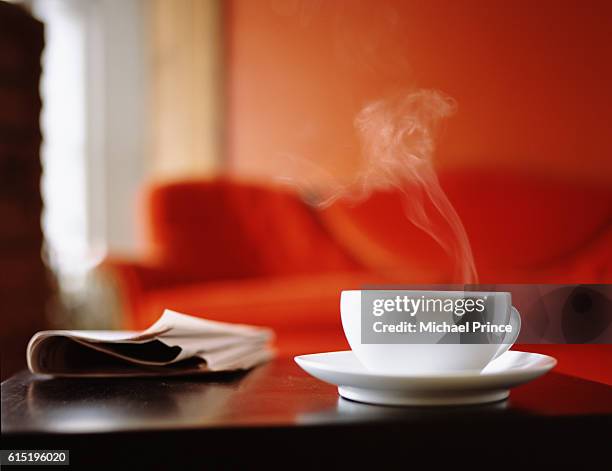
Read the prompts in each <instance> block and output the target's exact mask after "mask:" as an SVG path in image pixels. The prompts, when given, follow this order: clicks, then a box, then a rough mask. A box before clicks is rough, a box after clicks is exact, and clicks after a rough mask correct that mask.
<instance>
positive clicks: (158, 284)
mask: <svg viewBox="0 0 612 471" xmlns="http://www.w3.org/2000/svg"><path fill="white" fill-rule="evenodd" d="M440 181H441V184H442V187H443V188H444V189H445V191H446V192H447V194H448V196H449V199H450V200H451V201H452V202H453V204H454V206H455V208H456V209H457V212H458V214H459V215H460V217H461V219H462V220H463V222H464V225H465V227H466V231H467V233H468V236H469V237H470V240H471V243H472V248H473V252H474V255H475V260H476V265H477V267H478V269H479V274H480V281H481V282H483V283H531V282H538V283H609V282H610V281H611V280H612V204H611V202H612V192H611V190H610V189H609V188H607V187H603V186H602V187H597V186H593V185H585V184H580V183H568V182H556V181H553V180H547V179H545V178H542V177H534V176H526V175H508V174H505V173H504V174H502V173H495V172H463V173H458V172H455V173H446V174H442V175H441V176H440ZM403 204H405V201H402V199H401V198H400V196H399V195H398V194H397V193H394V192H387V193H378V194H375V195H372V197H371V198H369V199H368V200H367V201H365V202H362V203H359V204H354V203H352V204H349V203H342V202H340V203H337V204H335V205H333V206H331V207H330V208H327V209H325V210H318V209H314V208H312V207H310V206H308V205H307V204H305V203H304V202H303V201H302V200H301V199H300V198H299V197H298V196H297V195H296V194H295V193H294V192H293V191H292V190H291V189H290V188H282V187H277V186H271V185H266V184H257V183H247V182H240V181H236V180H229V179H216V180H211V181H181V182H175V183H165V184H153V185H151V186H149V187H148V188H147V189H146V192H145V194H144V198H143V207H142V213H141V215H142V216H144V217H143V224H142V229H143V230H144V233H145V234H144V240H145V243H144V244H143V253H142V254H141V256H140V258H138V259H136V260H121V259H117V258H114V257H110V258H109V259H107V260H106V261H105V262H104V263H103V266H102V267H103V269H105V270H107V271H110V273H111V274H112V276H113V277H114V278H115V280H116V281H117V285H118V286H119V288H120V295H121V300H122V305H123V323H124V327H126V328H143V327H146V326H148V325H149V324H151V323H152V322H153V321H154V320H155V319H156V318H157V317H158V316H159V315H160V314H161V312H162V311H163V309H164V308H172V309H176V310H178V311H180V312H185V313H189V314H192V315H199V316H203V317H207V318H211V319H218V320H223V321H230V322H244V323H250V324H258V325H268V326H271V327H273V328H274V329H275V330H276V333H277V347H278V349H279V351H280V354H294V353H306V352H316V351H326V350H333V349H341V348H346V342H345V339H344V336H343V334H342V330H341V326H340V322H339V312H338V304H339V292H340V290H342V289H351V288H353V289H354V288H360V287H362V286H364V285H368V284H370V285H372V284H409V283H447V282H451V281H457V280H453V265H452V260H451V259H450V258H449V257H448V256H447V255H446V254H445V253H444V252H443V251H442V250H441V249H440V248H439V247H438V246H437V244H435V243H434V242H433V241H432V240H431V238H430V237H429V236H427V235H425V234H424V233H423V232H422V231H420V230H419V229H416V228H415V227H414V226H413V225H412V224H411V223H409V222H408V220H407V219H406V218H405V217H404V213H403V208H402V205H403ZM517 348H521V347H520V346H518V347H517ZM528 348H529V349H530V350H533V351H537V350H541V351H547V352H552V353H554V354H555V355H556V356H557V357H559V358H560V360H561V361H560V365H559V368H560V370H561V371H567V372H570V373H573V374H579V375H582V376H585V377H588V378H591V379H596V380H601V381H606V382H609V383H610V384H612V361H611V360H612V350H611V349H610V347H609V346H603V345H601V346H529V347H528ZM551 349H552V350H551ZM585 352H586V353H585ZM585 355H586V356H585ZM589 355H591V357H593V360H592V361H590V360H588V358H591V357H590V356H589ZM595 355H597V357H595ZM585 362H586V363H588V364H585Z"/></svg>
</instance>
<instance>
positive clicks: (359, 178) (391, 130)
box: [285, 90, 478, 283]
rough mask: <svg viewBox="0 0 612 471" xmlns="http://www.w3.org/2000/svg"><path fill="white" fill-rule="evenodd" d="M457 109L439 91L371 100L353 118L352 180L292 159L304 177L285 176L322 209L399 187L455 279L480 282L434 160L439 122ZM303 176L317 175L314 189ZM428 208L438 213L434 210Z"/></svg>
mask: <svg viewBox="0 0 612 471" xmlns="http://www.w3.org/2000/svg"><path fill="white" fill-rule="evenodd" d="M455 108H456V105H455V102H454V101H453V100H452V99H451V98H449V97H447V96H445V95H443V94H442V93H440V92H438V91H435V90H416V91H410V92H408V93H404V94H399V95H395V96H393V97H391V98H388V99H381V100H377V101H374V102H371V103H369V104H367V105H366V106H365V107H363V108H362V109H361V111H359V113H358V114H357V116H356V117H355V120H354V126H355V129H356V131H357V134H358V137H359V140H360V143H361V155H360V160H359V164H358V168H357V171H356V173H355V174H354V176H353V177H352V178H351V179H350V180H349V181H348V183H340V182H339V179H337V178H334V176H333V175H331V174H330V173H329V172H326V171H325V170H324V169H323V168H320V167H318V166H317V165H316V164H314V163H313V162H305V161H303V160H300V161H299V162H295V161H294V163H298V164H299V165H300V166H301V168H302V170H301V171H299V172H298V173H297V174H299V175H300V176H299V177H295V176H294V177H292V178H290V179H285V180H288V181H289V182H290V183H292V184H297V185H298V186H299V187H301V188H302V189H308V194H309V198H308V199H309V202H310V203H312V204H314V205H315V206H317V207H321V208H323V207H327V206H329V205H331V204H332V203H334V202H335V201H337V200H338V199H348V200H352V201H362V200H364V199H366V198H368V197H369V196H370V195H371V194H372V193H373V192H375V191H380V190H389V189H395V190H397V191H399V192H400V193H401V194H402V199H403V205H404V209H405V213H406V216H407V217H408V219H409V220H410V221H411V222H412V223H413V224H414V225H415V226H416V227H418V228H419V229H421V230H423V231H425V232H426V233H427V234H429V235H430V236H431V237H432V238H433V239H434V240H435V241H436V242H437V243H438V244H439V245H440V246H441V247H442V248H443V249H444V250H445V252H446V253H447V254H448V255H449V256H450V257H452V258H453V259H454V262H455V279H456V281H461V282H463V283H476V282H477V281H478V276H477V272H476V267H475V264H474V258H473V255H472V249H471V247H470V243H469V240H468V237H467V234H466V232H465V228H464V227H463V224H462V223H461V220H460V218H459V216H458V215H457V212H456V211H455V209H454V207H453V205H452V204H451V202H450V201H449V199H448V197H447V196H446V194H445V193H444V191H443V190H442V188H441V186H440V183H439V181H438V177H437V175H436V172H435V168H434V165H433V156H434V151H435V136H436V131H437V129H438V125H439V123H440V121H441V120H442V119H443V118H445V117H447V116H449V115H451V114H452V113H453V112H454V110H455ZM297 174H296V175H297ZM305 178H306V179H307V178H313V179H316V180H317V181H316V185H315V188H316V190H315V191H314V192H313V191H312V188H313V185H312V183H314V182H308V181H304V179H305ZM428 203H431V205H429V204H428ZM428 207H429V208H431V207H433V208H434V210H435V212H437V213H438V214H437V215H436V214H434V215H430V211H431V210H428V209H427V208H428ZM432 216H434V217H432ZM445 226H446V227H445Z"/></svg>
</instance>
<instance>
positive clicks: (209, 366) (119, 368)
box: [27, 310, 273, 377]
mask: <svg viewBox="0 0 612 471" xmlns="http://www.w3.org/2000/svg"><path fill="white" fill-rule="evenodd" d="M272 337H273V333H272V331H271V330H270V329H265V328H261V327H253V326H249V325H242V324H227V323H224V322H216V321H210V320H206V319H200V318H197V317H192V316H187V315H185V314H179V313H178V312H174V311H170V310H166V311H164V314H163V315H162V316H161V317H160V318H159V320H158V321H157V322H155V324H153V325H152V326H151V327H149V328H148V329H147V330H144V331H141V332H133V331H100V330H98V331H93V330H47V331H43V332H38V333H37V334H35V335H34V336H33V337H32V339H31V340H30V343H29V344H28V349H27V360H28V367H29V369H30V371H31V372H32V373H40V374H49V375H54V376H88V377H96V376H99V377H104V376H176V375H191V374H204V373H211V372H219V371H234V370H246V369H249V368H252V367H253V366H255V365H258V364H260V363H262V362H265V361H266V360H269V359H270V358H272V356H273V351H272V349H271V348H270V347H269V345H268V343H269V341H270V340H271V339H272Z"/></svg>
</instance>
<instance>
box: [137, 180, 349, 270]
mask: <svg viewBox="0 0 612 471" xmlns="http://www.w3.org/2000/svg"><path fill="white" fill-rule="evenodd" d="M146 201H147V208H148V209H147V214H148V218H147V221H146V226H147V232H148V240H149V242H150V247H151V249H152V250H153V252H154V254H155V256H156V257H157V258H158V259H160V260H162V262H163V263H164V264H166V265H175V266H178V267H180V268H181V269H186V270H191V271H194V272H197V273H198V274H200V275H201V276H207V275H209V276H210V277H213V278H236V277H250V276H270V275H272V276H274V275H289V274H302V273H313V272H325V271H335V270H347V269H354V268H356V267H357V264H356V262H355V261H354V260H353V258H352V257H351V256H350V255H349V252H348V251H347V250H345V249H344V248H342V246H340V245H339V244H337V243H336V242H335V241H334V239H333V238H332V237H330V235H329V233H328V232H327V228H326V227H325V226H324V225H323V224H322V223H321V221H320V220H319V213H318V212H317V211H315V210H313V209H312V208H310V207H309V206H308V205H305V204H303V203H302V201H301V200H300V199H299V198H298V197H297V196H296V195H295V194H293V193H291V192H290V191H285V190H284V189H282V188H277V187H271V186H267V185H260V184H255V183H246V182H237V181H231V180H226V179H217V180H212V181H182V182H176V183H167V184H157V185H153V186H152V187H150V189H149V190H148V193H147V199H146Z"/></svg>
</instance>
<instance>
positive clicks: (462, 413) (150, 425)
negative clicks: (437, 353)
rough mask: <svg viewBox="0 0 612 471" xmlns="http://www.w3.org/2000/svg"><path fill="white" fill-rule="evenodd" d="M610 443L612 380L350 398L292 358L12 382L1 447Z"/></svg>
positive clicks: (197, 453) (306, 457) (495, 449)
mask: <svg viewBox="0 0 612 471" xmlns="http://www.w3.org/2000/svg"><path fill="white" fill-rule="evenodd" d="M611 445H612V387H610V386H607V385H604V384H601V383H595V382H590V381H585V380H581V379H578V378H574V377H569V376H565V375H562V374H558V373H555V372H551V373H549V374H548V375H546V376H544V377H543V378H540V379H538V380H536V381H534V382H532V383H530V384H527V385H524V386H521V387H519V388H516V389H514V390H513V391H512V394H511V396H510V398H509V399H508V400H506V401H504V402H498V403H494V404H488V405H483V406H469V407H443V408H396V407H381V406H370V405H366V404H359V403H355V402H350V401H347V400H344V399H342V398H340V397H339V396H338V395H337V392H336V389H335V388H334V387H333V386H330V385H328V384H325V383H322V382H320V381H318V380H316V379H314V378H312V377H310V376H308V375H306V374H305V373H304V372H303V371H302V370H300V369H299V368H298V367H297V365H295V363H294V362H293V360H291V359H289V358H281V359H277V360H275V361H273V362H271V363H268V364H266V365H264V366H260V367H258V368H256V369H254V370H253V371H251V372H248V373H242V374H225V375H217V376H215V377H192V378H181V379H138V380H137V379H113V380H108V379H52V378H48V377H41V376H32V375H31V374H29V373H28V372H22V373H19V374H17V375H16V376H13V377H12V378H10V379H8V380H7V381H5V382H4V383H2V449H12V448H21V449H69V450H70V453H71V462H72V463H73V464H74V463H81V464H82V463H97V464H104V463H106V464H115V465H116V464H119V463H122V462H129V463H133V464H138V465H139V466H144V465H147V466H154V467H156V466H157V467H166V466H170V465H173V466H174V465H178V464H188V463H189V464H194V463H196V464H200V465H204V464H212V463H215V464H219V463H223V464H226V465H228V464H229V465H244V464H255V463H257V464H262V463H263V464H267V465H273V464H277V465H281V466H283V467H290V465H291V466H294V465H296V464H299V465H313V466H314V465H320V464H321V463H324V464H328V465H330V466H331V465H332V464H346V463H348V462H358V463H364V462H366V461H368V462H372V463H375V464H377V465H378V464H381V463H384V462H400V463H408V462H411V460H414V459H415V457H419V458H424V459H425V460H426V462H427V461H429V462H431V463H435V464H440V463H441V462H451V463H455V462H456V461H458V460H460V459H467V460H468V461H469V462H479V460H489V461H487V462H491V461H490V460H497V461H493V462H500V463H506V464H512V465H514V464H521V463H524V464H533V463H535V462H538V461H540V462H542V463H544V464H551V463H555V462H563V463H565V464H567V463H568V462H570V461H572V462H575V463H577V464H585V463H587V462H590V461H592V460H599V459H602V458H605V460H610V447H611Z"/></svg>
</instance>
